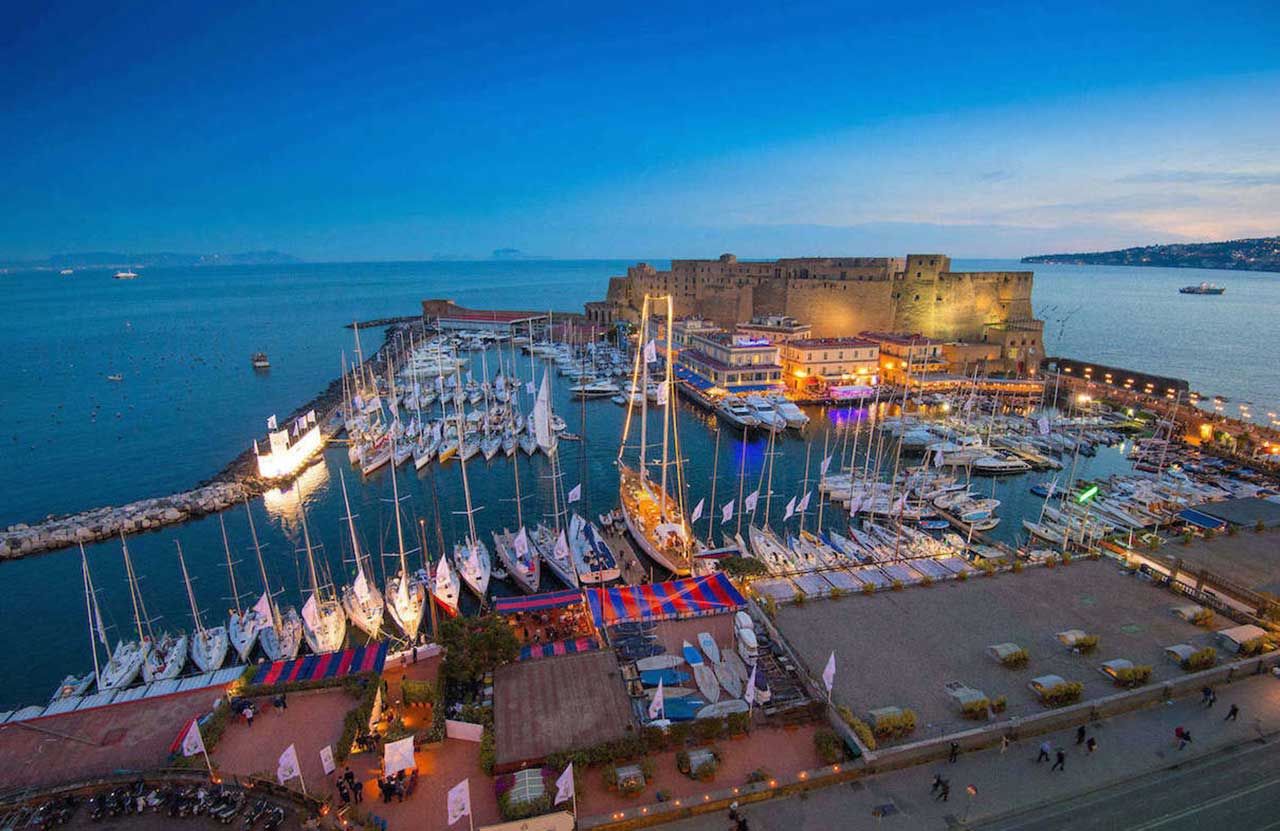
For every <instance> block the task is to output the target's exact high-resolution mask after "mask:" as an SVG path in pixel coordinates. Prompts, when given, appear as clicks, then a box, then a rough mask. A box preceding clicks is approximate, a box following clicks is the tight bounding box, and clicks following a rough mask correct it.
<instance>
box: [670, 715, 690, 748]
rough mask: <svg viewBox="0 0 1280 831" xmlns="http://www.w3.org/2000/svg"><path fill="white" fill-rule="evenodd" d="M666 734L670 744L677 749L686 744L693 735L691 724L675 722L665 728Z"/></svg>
mask: <svg viewBox="0 0 1280 831" xmlns="http://www.w3.org/2000/svg"><path fill="white" fill-rule="evenodd" d="M667 734H668V735H669V736H670V737H671V743H672V744H673V745H675V746H676V747H679V746H681V745H683V744H685V743H686V742H688V741H689V737H690V736H692V735H693V724H692V723H691V722H687V721H677V722H676V723H675V724H673V725H671V726H670V727H669V728H667Z"/></svg>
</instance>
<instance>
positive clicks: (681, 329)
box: [658, 317, 724, 355]
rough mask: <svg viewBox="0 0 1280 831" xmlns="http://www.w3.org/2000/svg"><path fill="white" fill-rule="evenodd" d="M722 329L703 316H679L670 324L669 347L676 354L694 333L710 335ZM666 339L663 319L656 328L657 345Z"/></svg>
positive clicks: (663, 342) (660, 344)
mask: <svg viewBox="0 0 1280 831" xmlns="http://www.w3.org/2000/svg"><path fill="white" fill-rule="evenodd" d="M722 331H724V330H723V329H721V328H720V327H719V326H717V325H716V324H714V323H712V322H711V321H709V320H707V319H705V318H701V317H685V318H681V319H680V320H677V321H675V322H673V323H672V324H671V338H670V340H671V349H672V350H673V351H674V352H675V353H676V354H677V355H678V354H680V351H681V350H682V349H684V348H685V347H686V346H688V345H689V339H690V338H691V337H693V336H694V335H710V334H713V333H716V332H722ZM666 341H667V332H666V321H663V323H662V325H660V326H659V328H658V345H659V346H662V345H663V344H665V343H666Z"/></svg>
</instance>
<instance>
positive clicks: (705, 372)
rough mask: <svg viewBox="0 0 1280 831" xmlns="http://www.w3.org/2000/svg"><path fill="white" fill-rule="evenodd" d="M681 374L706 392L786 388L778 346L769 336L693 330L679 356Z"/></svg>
mask: <svg viewBox="0 0 1280 831" xmlns="http://www.w3.org/2000/svg"><path fill="white" fill-rule="evenodd" d="M676 363H677V365H678V368H679V373H678V374H679V375H680V377H681V378H682V379H684V380H685V381H687V382H689V383H690V384H692V385H693V386H694V387H696V388H698V389H699V390H701V391H703V392H707V391H711V392H715V391H716V390H722V391H726V392H732V393H745V392H762V391H773V390H781V389H782V365H781V364H780V363H779V362H778V347H777V346H774V345H773V344H772V343H770V342H769V340H768V339H767V338H753V337H748V336H745V335H734V334H729V333H728V332H703V331H699V332H690V333H688V334H687V339H686V341H685V345H684V348H683V349H681V350H680V353H679V355H677V356H676Z"/></svg>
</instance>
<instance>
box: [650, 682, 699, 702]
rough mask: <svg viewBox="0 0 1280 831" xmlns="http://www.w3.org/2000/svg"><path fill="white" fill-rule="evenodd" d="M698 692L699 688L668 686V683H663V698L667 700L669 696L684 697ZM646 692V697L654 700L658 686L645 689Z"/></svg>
mask: <svg viewBox="0 0 1280 831" xmlns="http://www.w3.org/2000/svg"><path fill="white" fill-rule="evenodd" d="M696 692H697V690H695V689H693V688H692V687H668V686H667V685H665V684H663V686H662V700H663V701H666V700H667V699H669V698H684V697H685V696H687V695H693V694H694V693H696ZM644 694H645V697H646V698H648V699H649V700H650V701H652V700H653V697H654V696H655V695H657V694H658V688H657V687H649V688H648V689H646V690H645V691H644Z"/></svg>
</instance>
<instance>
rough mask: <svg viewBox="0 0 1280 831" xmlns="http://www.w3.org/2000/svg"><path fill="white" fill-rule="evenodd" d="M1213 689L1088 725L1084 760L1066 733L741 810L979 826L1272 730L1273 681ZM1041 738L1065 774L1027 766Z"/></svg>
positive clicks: (839, 821) (1277, 713) (820, 819)
mask: <svg viewBox="0 0 1280 831" xmlns="http://www.w3.org/2000/svg"><path fill="white" fill-rule="evenodd" d="M1217 692H1218V701H1217V703H1216V704H1215V705H1214V706H1213V708H1212V709H1205V708H1203V707H1202V706H1200V703H1199V696H1198V695H1197V696H1192V697H1190V698H1186V699H1181V700H1178V701H1175V702H1173V703H1171V704H1167V705H1164V706H1158V707H1153V708H1151V709H1147V710H1143V711H1141V712H1137V713H1128V714H1125V715H1122V716H1117V717H1115V718H1111V719H1105V720H1103V721H1099V722H1096V723H1095V724H1092V725H1090V726H1089V728H1088V732H1089V735H1091V736H1094V737H1096V738H1097V740H1098V750H1097V752H1096V753H1094V754H1093V755H1092V756H1089V755H1088V754H1087V753H1086V752H1085V749H1084V746H1083V745H1081V746H1077V745H1076V743H1075V730H1074V729H1072V730H1068V731H1063V732H1060V733H1053V734H1048V735H1041V736H1036V737H1033V738H1029V739H1025V740H1023V741H1019V742H1014V743H1012V744H1011V745H1010V746H1009V749H1008V751H1007V752H1006V753H1004V754H1003V755H1002V754H1001V753H1000V750H999V748H998V747H997V748H995V749H991V750H983V751H977V752H974V753H969V754H962V755H961V756H960V758H959V759H958V760H957V761H956V763H955V764H947V763H946V762H937V763H934V764H929V765H921V766H918V767H914V768H907V769H904V770H899V771H893V772H890V773H885V774H880V775H875V776H869V777H867V778H865V779H862V780H858V781H855V782H854V783H852V786H835V787H831V788H825V789H822V790H815V791H813V792H810V793H809V794H807V795H804V796H799V797H791V798H788V799H780V800H774V801H771V802H761V803H756V804H753V805H750V806H746V807H745V808H744V811H743V813H745V814H746V816H747V817H748V819H749V820H750V826H751V828H752V829H754V831H761V829H765V831H796V829H804V831H818V829H828V828H830V829H837V828H839V829H846V828H850V827H858V826H860V825H867V826H870V824H871V823H872V822H874V821H875V819H874V817H876V814H877V811H879V812H881V813H883V818H882V820H881V822H882V823H883V824H885V825H889V824H896V825H897V826H898V827H900V828H948V827H951V826H953V825H954V824H956V823H957V822H963V821H966V816H965V815H966V811H967V812H968V816H967V822H968V824H969V825H977V824H979V823H981V822H988V821H991V820H994V819H997V818H1000V817H1004V816H1007V815H1011V814H1016V813H1020V812H1023V811H1027V810H1031V809H1033V808H1037V807H1040V806H1042V805H1045V804H1048V803H1052V802H1057V801H1059V800H1062V799H1066V798H1069V797H1072V796H1076V795H1079V794H1082V793H1086V792H1088V791H1092V790H1095V789H1097V788H1100V787H1105V786H1108V785H1113V784H1116V783H1118V782H1122V781H1126V780H1129V779H1133V778H1136V777H1139V776H1143V775H1146V774H1149V773H1152V772H1155V771H1159V770H1161V769H1165V768H1169V767H1172V766H1174V765H1177V764H1181V763H1184V762H1186V761H1189V760H1191V759H1196V758H1199V757H1201V756H1205V755H1210V754H1212V753H1214V752H1216V751H1219V750H1222V749H1223V748H1225V747H1229V746H1232V745H1238V744H1241V743H1244V742H1248V741H1251V740H1254V739H1257V738H1258V737H1259V736H1260V735H1263V734H1269V733H1274V732H1280V680H1278V679H1276V678H1273V677H1271V676H1270V675H1264V676H1259V677H1254V678H1249V679H1246V680H1243V681H1238V682H1236V683H1234V684H1230V685H1224V686H1222V687H1220V688H1218V690H1217ZM1233 703H1234V704H1237V705H1239V707H1240V716H1239V719H1238V720H1237V721H1235V722H1224V721H1223V719H1224V717H1225V716H1226V714H1227V711H1228V709H1229V708H1230V707H1231V705H1232V704H1233ZM1179 726H1181V727H1185V728H1186V729H1187V730H1189V731H1190V732H1191V735H1192V737H1193V742H1192V744H1190V745H1188V746H1187V747H1186V748H1185V749H1184V750H1181V751H1179V750H1178V749H1177V743H1176V741H1175V740H1174V736H1173V731H1174V729H1175V728H1177V727H1179ZM1045 740H1048V741H1049V742H1050V743H1051V744H1052V746H1053V748H1054V749H1055V750H1056V749H1057V748H1058V747H1062V748H1064V749H1065V750H1066V751H1067V760H1066V770H1065V771H1062V772H1051V771H1050V769H1049V768H1050V765H1051V763H1050V762H1042V763H1039V764H1037V763H1036V762H1035V757H1036V754H1037V752H1038V749H1039V746H1040V743H1041V742H1043V741H1045ZM935 773H940V774H941V775H942V776H943V777H944V778H946V779H948V780H950V783H951V794H950V800H949V801H948V802H940V801H935V800H934V798H933V795H932V794H931V793H930V791H929V787H930V783H931V782H932V781H933V777H934V774H935ZM970 785H972V786H974V787H975V788H976V790H977V795H976V796H974V797H970V796H969V795H968V794H967V793H966V788H967V787H968V786H970ZM860 818H865V820H866V821H865V823H863V822H859V819H860ZM725 825H726V820H725V816H724V814H723V813H717V814H711V815H707V816H702V817H694V818H692V819H688V820H684V821H681V822H678V823H673V824H672V825H670V826H669V827H671V828H674V829H681V830H682V831H693V830H694V829H716V831H723V829H724V827H725Z"/></svg>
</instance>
